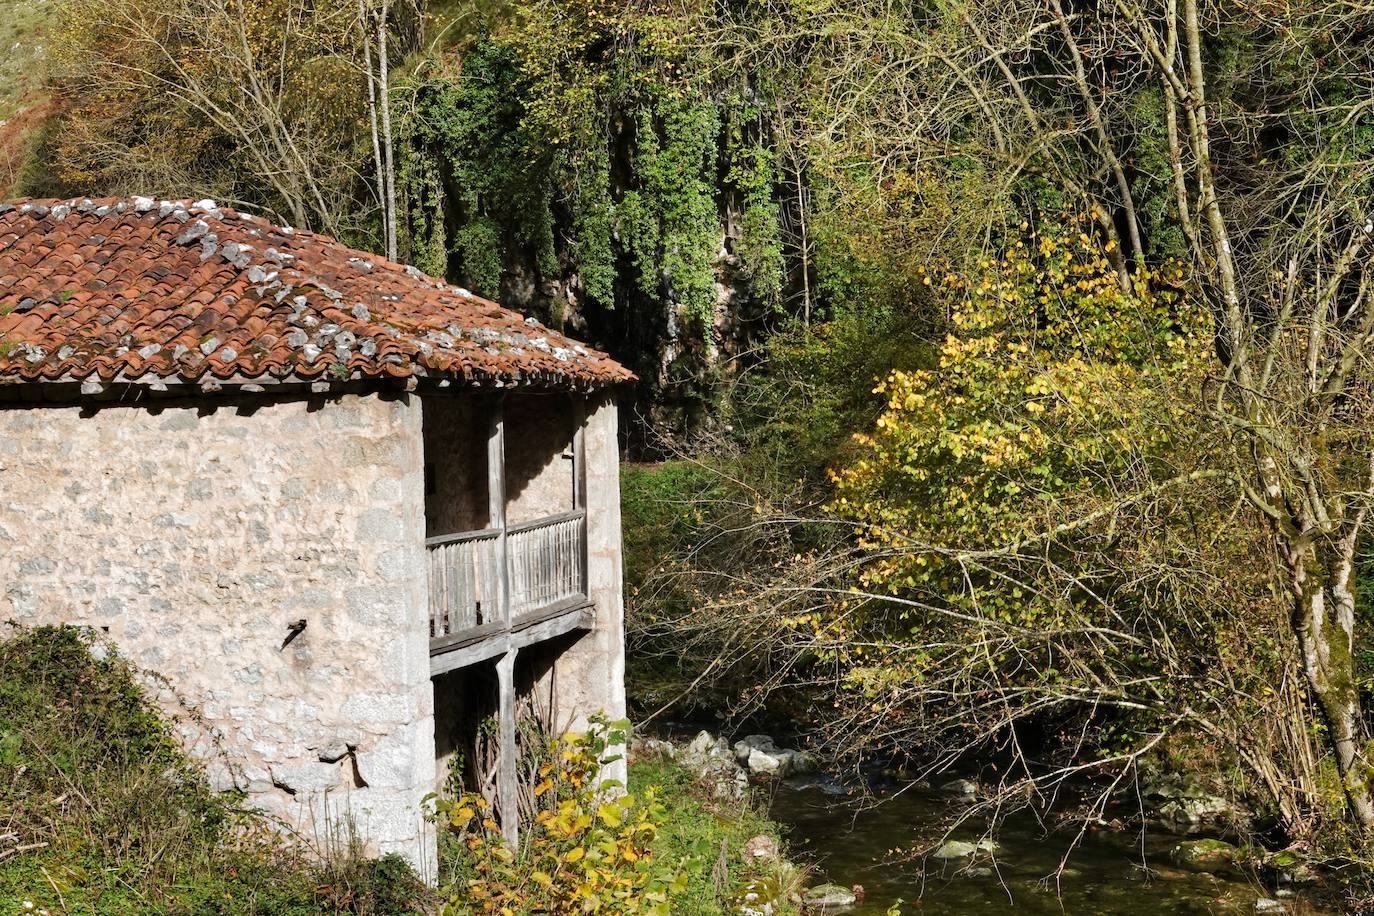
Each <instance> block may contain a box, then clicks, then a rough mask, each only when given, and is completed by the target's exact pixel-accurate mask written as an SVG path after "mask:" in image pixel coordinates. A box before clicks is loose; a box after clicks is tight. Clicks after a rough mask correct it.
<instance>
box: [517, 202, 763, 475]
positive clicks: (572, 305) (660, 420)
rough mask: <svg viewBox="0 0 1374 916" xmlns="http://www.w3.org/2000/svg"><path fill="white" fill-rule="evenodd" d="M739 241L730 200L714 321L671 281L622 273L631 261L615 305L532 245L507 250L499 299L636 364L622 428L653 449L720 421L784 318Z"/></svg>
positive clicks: (724, 212)
mask: <svg viewBox="0 0 1374 916" xmlns="http://www.w3.org/2000/svg"><path fill="white" fill-rule="evenodd" d="M738 243H739V220H738V212H737V211H736V210H734V208H733V206H732V204H730V203H729V202H727V204H726V205H725V206H723V207H722V208H721V213H720V221H719V235H718V242H717V245H716V251H715V256H714V258H713V270H714V274H715V301H714V305H713V308H712V311H711V316H710V319H709V322H708V325H709V326H708V327H702V323H701V322H699V321H698V320H697V319H696V317H695V316H693V315H691V314H689V313H688V311H687V309H686V307H685V306H684V305H683V304H682V303H681V302H678V301H675V300H674V298H673V297H672V295H671V289H670V284H668V283H666V282H665V283H664V284H663V286H664V288H665V293H664V295H662V296H661V297H657V298H655V297H650V296H646V295H645V294H644V293H643V292H642V291H641V290H640V289H639V287H638V285H637V284H635V283H633V282H629V281H627V280H625V279H623V278H624V277H625V276H626V275H628V273H629V265H622V266H623V267H624V268H625V269H624V270H622V271H621V276H622V278H621V279H618V280H617V284H616V304H615V306H614V307H613V308H608V307H606V306H604V305H601V304H600V303H598V302H596V301H595V300H593V299H591V298H590V297H588V296H587V295H586V290H585V287H584V285H583V283H582V279H581V276H580V274H579V272H578V271H577V268H576V265H572V264H568V263H566V261H565V262H564V263H563V264H562V265H561V266H562V269H563V273H562V274H561V275H560V276H558V277H554V278H544V277H541V276H540V273H539V270H538V267H537V266H536V264H535V258H534V256H533V254H532V253H531V252H529V251H528V250H525V249H523V248H517V249H514V250H511V251H508V253H507V258H506V265H505V272H504V275H503V277H502V289H501V292H500V301H501V303H502V304H503V305H505V306H507V307H508V308H513V309H516V310H518V311H521V312H524V313H526V314H531V315H535V316H538V317H539V318H540V320H542V321H544V322H545V323H546V324H549V325H550V326H551V327H554V328H559V329H561V330H563V331H564V332H565V333H567V334H569V335H571V336H573V337H578V338H580V339H582V340H583V341H585V342H586V343H589V344H591V345H593V346H595V347H597V348H598V349H603V350H606V351H607V352H608V353H610V354H611V356H612V357H614V358H615V359H616V360H617V361H618V362H620V363H621V364H623V365H625V366H627V367H629V368H630V369H631V370H633V371H634V373H635V374H636V375H637V376H638V377H639V382H638V383H637V384H635V385H634V386H631V387H628V388H626V389H625V390H624V391H623V392H622V399H623V400H622V404H621V407H622V411H623V420H622V426H623V435H624V436H625V438H626V441H627V443H628V445H629V446H630V448H631V450H632V451H633V452H635V453H637V454H641V455H645V456H654V455H656V454H658V453H661V452H662V451H663V449H664V448H665V446H669V445H673V444H678V443H685V442H689V441H691V440H692V439H693V438H695V437H697V436H699V435H700V434H702V433H703V432H706V431H709V430H710V429H711V428H712V425H713V424H714V422H715V420H716V412H715V409H714V404H715V400H716V398H717V396H718V395H719V393H720V392H721V391H722V390H723V388H724V387H725V386H726V385H728V383H729V380H730V379H731V378H732V377H734V376H735V375H737V374H738V373H739V371H740V370H741V369H743V368H745V367H747V366H748V365H749V359H750V356H749V354H750V352H751V351H752V349H753V348H754V346H755V345H756V344H757V343H758V342H759V341H760V340H761V339H762V337H763V336H765V335H766V334H767V333H768V331H769V328H770V324H771V319H773V318H774V317H775V316H774V315H773V313H772V310H771V309H770V307H769V306H768V305H766V304H764V303H762V302H760V301H759V300H758V298H757V297H756V296H755V295H754V293H753V289H752V283H751V280H750V278H749V276H748V272H747V270H746V269H745V267H744V265H743V264H742V262H741V258H740V257H739V255H738V254H736V248H737V246H738Z"/></svg>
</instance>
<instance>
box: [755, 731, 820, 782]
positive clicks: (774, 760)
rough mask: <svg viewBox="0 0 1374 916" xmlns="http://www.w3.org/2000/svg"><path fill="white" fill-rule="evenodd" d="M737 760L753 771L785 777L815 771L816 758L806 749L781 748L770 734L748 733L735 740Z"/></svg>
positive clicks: (816, 765) (817, 767) (816, 766)
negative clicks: (805, 750) (806, 751)
mask: <svg viewBox="0 0 1374 916" xmlns="http://www.w3.org/2000/svg"><path fill="white" fill-rule="evenodd" d="M734 752H735V760H736V761H738V762H739V763H740V764H741V765H742V766H747V767H748V768H749V769H750V770H751V771H753V772H755V773H759V774H761V775H765V776H776V777H777V778H779V779H784V778H786V777H788V776H790V775H792V774H794V773H814V772H815V771H816V770H817V769H819V766H818V762H817V760H816V758H815V757H814V756H813V755H811V754H808V753H805V752H804V751H793V750H788V749H787V748H780V747H778V745H777V742H775V741H774V740H773V739H772V738H771V737H769V736H768V735H747V736H745V737H743V738H741V739H740V740H738V741H736V742H735V746H734Z"/></svg>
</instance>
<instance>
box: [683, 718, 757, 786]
mask: <svg viewBox="0 0 1374 916" xmlns="http://www.w3.org/2000/svg"><path fill="white" fill-rule="evenodd" d="M677 761H678V763H680V764H682V765H683V766H684V767H686V768H687V769H688V770H690V771H691V772H692V774H693V775H695V776H696V778H697V781H698V782H700V783H701V784H702V785H704V786H706V787H707V788H708V789H710V790H711V794H712V795H714V796H715V797H716V798H721V799H739V798H743V797H744V795H745V793H746V792H748V790H749V774H748V773H746V772H745V771H744V770H743V769H742V768H741V767H740V766H739V764H737V763H736V762H735V757H734V754H732V753H731V751H730V745H729V743H728V742H727V741H726V740H725V739H724V738H717V737H716V736H715V735H712V734H711V733H710V732H706V731H703V732H699V733H698V734H697V736H696V737H695V738H693V739H692V740H691V741H689V742H688V743H687V746H686V747H684V748H683V749H682V750H680V751H678V753H677Z"/></svg>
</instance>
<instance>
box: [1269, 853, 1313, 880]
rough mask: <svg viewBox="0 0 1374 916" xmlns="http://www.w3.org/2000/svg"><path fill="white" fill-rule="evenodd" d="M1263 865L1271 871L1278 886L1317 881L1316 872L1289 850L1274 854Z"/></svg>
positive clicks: (1300, 857)
mask: <svg viewBox="0 0 1374 916" xmlns="http://www.w3.org/2000/svg"><path fill="white" fill-rule="evenodd" d="M1265 865H1267V866H1269V868H1271V869H1273V874H1274V881H1275V882H1276V883H1278V884H1312V883H1314V882H1316V880H1317V872H1316V870H1315V869H1314V868H1313V867H1312V866H1311V865H1309V864H1308V863H1307V861H1306V860H1305V859H1304V858H1303V857H1302V856H1300V855H1298V854H1297V853H1295V852H1293V851H1292V850H1289V849H1282V850H1279V851H1278V852H1276V853H1274V854H1273V855H1272V856H1270V857H1269V860H1268V861H1267V862H1265Z"/></svg>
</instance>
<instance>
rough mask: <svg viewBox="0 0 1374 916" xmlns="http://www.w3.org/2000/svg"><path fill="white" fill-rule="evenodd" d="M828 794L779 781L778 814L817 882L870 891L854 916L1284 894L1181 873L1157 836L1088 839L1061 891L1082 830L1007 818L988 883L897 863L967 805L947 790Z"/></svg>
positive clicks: (1185, 908) (1176, 907) (1135, 910)
mask: <svg viewBox="0 0 1374 916" xmlns="http://www.w3.org/2000/svg"><path fill="white" fill-rule="evenodd" d="M827 789H828V790H829V793H835V792H836V790H837V787H836V786H835V785H834V784H829V785H825V786H816V785H808V784H807V782H803V781H794V782H792V783H790V784H789V783H787V782H784V783H780V784H774V786H773V788H772V790H771V797H772V803H771V814H772V817H773V818H774V819H775V820H777V821H778V822H780V823H782V824H783V825H785V826H786V827H787V828H788V829H789V831H790V832H789V834H788V836H789V839H790V841H791V845H792V849H793V851H794V853H795V854H796V856H797V857H798V858H799V859H800V860H801V861H805V862H809V863H812V864H813V867H814V868H815V870H816V875H815V876H814V877H813V878H812V879H811V880H810V881H809V882H808V883H809V884H812V885H814V884H817V883H820V882H822V881H829V882H832V883H835V884H840V885H844V886H845V887H848V886H851V885H854V884H860V885H863V888H864V892H865V896H864V899H863V901H862V902H861V903H859V904H858V905H856V906H853V907H850V908H847V909H846V910H844V913H846V914H851V916H870V914H873V916H881V914H885V913H887V911H888V908H889V907H890V906H891V905H892V904H893V903H895V902H896V901H897V900H898V899H899V898H900V899H902V900H904V901H906V902H905V904H904V905H903V908H902V912H903V913H904V914H906V916H912V914H942V916H943V914H950V916H953V914H984V913H1015V914H1040V913H1046V914H1049V913H1053V914H1099V913H1101V914H1147V913H1148V914H1171V913H1181V914H1190V913H1198V914H1201V913H1237V914H1239V913H1247V914H1253V913H1256V912H1257V909H1256V903H1257V901H1259V900H1260V899H1261V898H1275V897H1276V896H1278V893H1279V892H1276V891H1274V890H1272V889H1271V890H1266V889H1264V888H1263V887H1261V885H1260V884H1259V882H1258V881H1257V880H1256V879H1255V878H1254V876H1245V875H1228V876H1217V875H1210V874H1198V873H1194V872H1191V871H1187V870H1185V869H1182V868H1180V867H1178V866H1177V865H1176V864H1175V863H1174V862H1173V861H1172V860H1171V859H1170V856H1169V851H1170V850H1171V849H1172V848H1173V847H1174V846H1175V845H1177V843H1178V842H1179V841H1180V840H1181V839H1184V837H1180V836H1177V835H1174V834H1171V833H1168V832H1165V831H1162V830H1159V829H1156V828H1153V827H1151V828H1149V829H1147V831H1146V832H1145V834H1144V836H1143V837H1142V834H1141V832H1140V831H1139V830H1138V829H1137V830H1113V829H1107V828H1103V829H1100V830H1097V831H1095V832H1091V833H1089V834H1087V835H1086V836H1085V837H1084V839H1083V841H1082V843H1081V845H1080V846H1079V847H1078V848H1077V849H1076V850H1075V851H1074V853H1073V855H1072V856H1071V857H1070V859H1069V861H1068V865H1067V868H1066V870H1065V872H1064V873H1063V875H1062V876H1061V877H1060V878H1059V879H1058V880H1057V883H1056V879H1055V878H1054V877H1053V875H1054V873H1055V871H1056V870H1057V869H1058V867H1059V864H1060V860H1061V858H1062V857H1063V855H1064V852H1065V850H1066V849H1067V848H1068V847H1069V846H1070V844H1071V841H1072V839H1073V837H1074V835H1075V834H1076V833H1077V831H1078V825H1077V823H1076V822H1074V823H1072V824H1064V825H1063V826H1062V827H1059V828H1055V827H1052V826H1047V825H1045V824H1042V823H1041V822H1040V821H1039V820H1038V819H1037V818H1036V817H1035V815H1034V814H1032V813H1029V812H1027V813H1023V814H1016V815H1013V816H1011V817H1009V818H1008V819H1007V820H1006V821H1005V822H1004V824H1003V826H1002V828H1001V829H1000V831H999V832H998V835H997V839H998V842H999V844H1000V846H999V849H998V850H997V852H996V854H995V855H993V856H991V857H987V856H985V857H984V858H983V859H982V860H980V861H977V862H973V863H972V868H989V869H992V870H993V872H992V874H990V875H989V874H982V875H977V874H969V871H970V860H968V859H963V860H953V861H948V862H943V863H942V862H939V861H936V860H934V859H928V860H926V861H925V863H924V864H922V863H921V862H920V861H915V862H912V861H907V862H905V863H902V864H898V863H896V862H895V861H894V860H895V859H909V856H901V855H897V856H894V855H892V854H891V853H890V850H894V849H903V850H910V849H911V848H912V847H913V846H915V847H917V848H923V847H924V846H926V845H928V844H930V843H931V842H934V841H936V840H938V839H939V838H940V837H941V835H942V829H941V826H940V825H941V823H942V822H943V821H944V820H945V819H946V818H948V816H949V815H950V813H951V806H955V805H959V804H961V803H960V802H958V801H956V800H953V799H950V798H949V797H948V796H943V795H941V794H940V793H938V792H934V791H929V790H926V791H917V790H914V789H908V790H906V791H903V792H900V793H896V792H887V793H883V792H879V793H877V794H876V798H875V799H874V800H876V801H879V802H881V803H880V804H876V805H869V804H865V805H859V804H856V803H855V801H854V800H853V799H852V798H846V797H844V796H841V795H837V794H828V792H827ZM979 836H980V834H979V833H978V831H977V828H975V827H972V826H970V828H969V829H967V830H960V831H956V833H955V834H954V837H955V838H960V839H966V840H976V839H978V838H979ZM1142 863H1143V864H1144V866H1147V867H1142ZM1282 903H1283V905H1284V909H1283V910H1281V911H1280V910H1275V912H1287V913H1290V914H1318V913H1323V912H1326V911H1324V910H1320V909H1317V908H1316V907H1315V906H1314V905H1313V904H1311V903H1310V902H1308V901H1306V900H1303V899H1301V898H1299V897H1290V896H1284V897H1283V898H1282ZM1265 905H1269V906H1272V905H1273V904H1272V903H1271V904H1265ZM1262 906H1263V905H1262Z"/></svg>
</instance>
